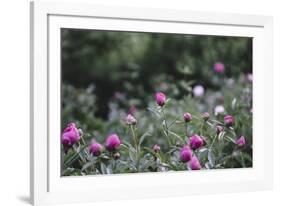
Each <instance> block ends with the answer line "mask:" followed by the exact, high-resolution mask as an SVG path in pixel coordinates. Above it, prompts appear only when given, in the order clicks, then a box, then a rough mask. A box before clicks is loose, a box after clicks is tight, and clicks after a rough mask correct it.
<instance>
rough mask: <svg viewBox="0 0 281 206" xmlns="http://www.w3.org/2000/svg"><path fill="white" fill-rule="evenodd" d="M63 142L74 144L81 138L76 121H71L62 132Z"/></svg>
mask: <svg viewBox="0 0 281 206" xmlns="http://www.w3.org/2000/svg"><path fill="white" fill-rule="evenodd" d="M61 139H62V144H64V145H66V144H67V145H73V144H75V143H76V142H78V141H79V140H80V134H79V131H78V129H77V127H76V125H75V124H74V123H70V124H68V125H67V127H66V128H65V129H64V131H63V133H62V137H61Z"/></svg>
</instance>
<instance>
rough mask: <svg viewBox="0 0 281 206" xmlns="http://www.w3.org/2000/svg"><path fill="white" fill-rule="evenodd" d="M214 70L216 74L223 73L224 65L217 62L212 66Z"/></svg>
mask: <svg viewBox="0 0 281 206" xmlns="http://www.w3.org/2000/svg"><path fill="white" fill-rule="evenodd" d="M214 70H215V72H217V73H223V72H224V64H223V63H221V62H217V63H215V64H214Z"/></svg>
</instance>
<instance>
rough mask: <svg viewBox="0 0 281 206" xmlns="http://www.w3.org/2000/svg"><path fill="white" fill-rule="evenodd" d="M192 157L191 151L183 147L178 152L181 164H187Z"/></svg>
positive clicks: (187, 147) (186, 146)
mask: <svg viewBox="0 0 281 206" xmlns="http://www.w3.org/2000/svg"><path fill="white" fill-rule="evenodd" d="M191 157H192V150H191V149H190V148H189V146H188V145H185V146H184V147H183V148H182V149H181V151H180V159H181V161H182V162H188V161H189V160H190V159H191Z"/></svg>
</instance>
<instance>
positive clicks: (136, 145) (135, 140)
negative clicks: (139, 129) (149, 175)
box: [130, 125, 140, 172]
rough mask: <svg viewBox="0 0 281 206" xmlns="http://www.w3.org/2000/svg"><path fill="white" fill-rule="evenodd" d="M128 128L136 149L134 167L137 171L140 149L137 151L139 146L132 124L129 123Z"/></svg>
mask: <svg viewBox="0 0 281 206" xmlns="http://www.w3.org/2000/svg"><path fill="white" fill-rule="evenodd" d="M130 130H131V133H132V136H133V139H134V142H135V149H136V154H137V162H136V168H137V170H138V172H139V162H140V151H139V146H138V139H137V136H136V134H135V131H134V128H133V125H130Z"/></svg>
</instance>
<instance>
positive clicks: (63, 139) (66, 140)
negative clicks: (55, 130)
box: [61, 135, 72, 146]
mask: <svg viewBox="0 0 281 206" xmlns="http://www.w3.org/2000/svg"><path fill="white" fill-rule="evenodd" d="M61 143H62V144H63V145H64V146H71V145H72V143H71V141H70V139H69V137H68V136H67V135H62V137H61Z"/></svg>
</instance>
